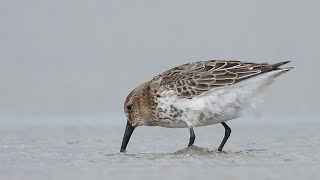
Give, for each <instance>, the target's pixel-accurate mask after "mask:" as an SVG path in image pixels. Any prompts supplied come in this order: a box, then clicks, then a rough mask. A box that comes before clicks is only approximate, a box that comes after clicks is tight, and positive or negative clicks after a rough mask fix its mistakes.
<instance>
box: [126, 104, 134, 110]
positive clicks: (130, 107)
mask: <svg viewBox="0 0 320 180" xmlns="http://www.w3.org/2000/svg"><path fill="white" fill-rule="evenodd" d="M126 109H127V112H132V111H133V107H132V104H130V105H128V106H127V107H126Z"/></svg>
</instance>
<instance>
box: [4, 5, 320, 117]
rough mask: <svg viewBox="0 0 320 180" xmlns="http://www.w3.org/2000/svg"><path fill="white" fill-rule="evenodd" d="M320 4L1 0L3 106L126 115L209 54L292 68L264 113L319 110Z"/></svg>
mask: <svg viewBox="0 0 320 180" xmlns="http://www.w3.org/2000/svg"><path fill="white" fill-rule="evenodd" d="M319 5H320V3H319V1H312V0H310V1H293V0H282V1H279V0H270V1H254V0H252V1H250V0H245V1H211V0H210V1H188V0H180V1H179V0H170V1H147V0H146V1H111V0H108V1H102V0H91V1H84V0H67V1H65V0H55V1H49V0H29V1H23V0H1V1H0V27H1V28H0V113H1V114H29V113H32V114H35V113H39V114H48V113H49V114H88V113H89V114H90V113H122V111H123V110H122V108H123V105H122V104H123V102H124V99H125V98H126V96H127V94H128V93H129V92H130V91H131V90H132V89H133V88H134V87H136V86H137V85H139V84H140V83H142V82H144V81H147V80H150V79H151V78H152V77H153V76H155V75H157V74H159V73H160V72H162V71H164V70H167V69H169V68H171V67H173V66H177V65H180V64H183V63H187V62H191V61H197V60H208V59H234V60H245V61H252V62H268V63H275V62H279V61H284V60H291V61H292V63H291V64H290V65H289V66H294V67H295V69H294V70H293V71H290V72H289V73H287V74H285V75H283V76H282V77H280V78H279V79H278V81H277V82H276V83H275V84H274V85H273V86H272V87H271V88H270V89H269V90H268V91H267V92H266V95H265V102H264V103H263V104H261V105H260V106H259V108H258V109H257V110H256V111H257V112H262V113H290V114H315V113H318V112H319V107H320V96H319V95H318V92H319V90H320V89H319V82H318V81H319V80H318V79H317V76H318V75H317V74H316V73H317V70H318V67H319V65H320V63H319V60H320V53H319V47H320V33H319V32H320V25H319V24H320V23H319V17H320V12H319Z"/></svg>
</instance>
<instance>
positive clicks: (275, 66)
mask: <svg viewBox="0 0 320 180" xmlns="http://www.w3.org/2000/svg"><path fill="white" fill-rule="evenodd" d="M290 62H291V61H283V62H279V63H276V64H273V65H272V69H276V68H278V67H280V66H283V65H285V64H288V63H290Z"/></svg>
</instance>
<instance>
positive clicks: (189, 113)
mask: <svg viewBox="0 0 320 180" xmlns="http://www.w3.org/2000/svg"><path fill="white" fill-rule="evenodd" d="M285 71H287V70H286V69H282V70H276V71H272V72H268V73H264V74H261V75H258V76H255V77H252V78H249V79H247V80H244V81H241V82H239V83H235V84H232V85H229V86H227V87H224V88H221V89H215V90H212V91H209V92H207V93H204V94H202V95H200V96H198V97H196V98H192V99H181V98H178V97H177V96H176V95H175V93H174V91H167V92H164V93H165V94H166V96H165V97H164V98H161V99H159V102H158V107H159V108H161V109H163V110H167V112H158V113H159V116H160V117H170V109H172V106H174V107H175V108H177V109H179V110H182V111H183V116H181V117H177V118H175V120H174V121H171V122H170V120H163V121H166V123H164V124H162V125H161V126H164V127H172V128H179V127H181V128H182V127H190V126H193V127H197V126H206V125H210V124H217V123H221V122H225V121H228V120H231V119H235V118H237V117H239V116H241V115H242V114H243V113H244V112H247V111H250V110H252V109H253V108H254V107H255V106H256V104H257V103H259V102H262V99H261V98H260V96H259V95H260V94H261V92H263V90H264V89H265V88H266V87H267V86H269V85H270V84H271V83H272V82H273V80H274V78H275V77H277V76H279V75H280V74H282V73H284V72H285ZM165 94H161V95H165ZM159 121H161V120H159ZM177 121H178V123H177Z"/></svg>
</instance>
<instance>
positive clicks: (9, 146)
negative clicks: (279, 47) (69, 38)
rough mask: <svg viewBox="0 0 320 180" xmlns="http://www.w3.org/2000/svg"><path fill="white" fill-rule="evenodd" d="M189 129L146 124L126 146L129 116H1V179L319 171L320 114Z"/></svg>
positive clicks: (264, 175)
mask: <svg viewBox="0 0 320 180" xmlns="http://www.w3.org/2000/svg"><path fill="white" fill-rule="evenodd" d="M228 124H229V126H230V127H231V128H232V134H231V136H230V139H229V141H228V142H227V144H226V145H225V149H224V151H223V152H218V151H217V150H216V149H217V147H218V146H219V144H220V142H221V140H222V138H223V135H224V129H223V127H222V126H221V125H212V126H207V127H201V128H195V129H194V130H195V133H196V141H195V146H191V147H188V148H186V145H187V144H188V139H189V131H188V130H187V129H167V128H160V127H139V128H137V129H136V130H135V132H134V134H133V135H132V137H131V140H130V142H129V145H128V147H127V153H125V154H124V153H119V150H120V144H121V140H122V136H123V133H124V128H125V120H124V119H123V117H122V116H107V115H101V116H98V115H94V116H92V115H86V116H1V118H0V179H71V178H76V179H128V178H130V179H150V178H152V179H163V178H170V179H195V178H197V179H198V178H203V179H208V178H211V179H212V178H219V179H235V178H236V179H284V178H290V179H307V178H314V177H319V175H320V172H319V169H320V135H319V127H320V122H319V120H318V118H317V116H314V117H298V116H265V117H262V118H254V117H247V118H241V119H238V120H234V121H230V122H229V123H228Z"/></svg>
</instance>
